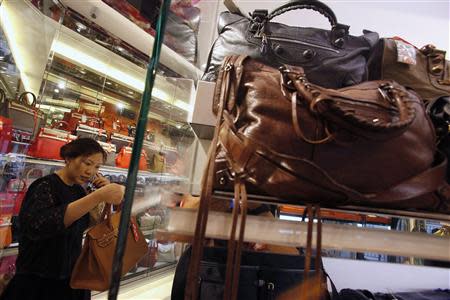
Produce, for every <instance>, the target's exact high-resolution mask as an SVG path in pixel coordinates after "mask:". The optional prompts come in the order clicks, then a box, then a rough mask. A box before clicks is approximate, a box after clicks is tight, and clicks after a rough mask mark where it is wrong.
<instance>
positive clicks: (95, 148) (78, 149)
mask: <svg viewBox="0 0 450 300" xmlns="http://www.w3.org/2000/svg"><path fill="white" fill-rule="evenodd" d="M96 153H101V154H102V155H103V162H105V161H106V156H107V154H106V152H105V150H103V148H102V146H100V144H99V143H97V141H96V140H93V139H91V138H79V139H76V140H74V141H72V142H70V143H68V144H66V145H64V146H62V147H61V150H59V155H61V157H62V158H63V159H64V160H66V159H73V158H77V157H80V156H90V155H92V154H96Z"/></svg>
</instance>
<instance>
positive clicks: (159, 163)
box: [150, 152, 166, 173]
mask: <svg viewBox="0 0 450 300" xmlns="http://www.w3.org/2000/svg"><path fill="white" fill-rule="evenodd" d="M150 170H151V171H152V172H155V173H165V172H166V154H165V153H163V152H158V153H155V154H153V157H152V164H151V168H150Z"/></svg>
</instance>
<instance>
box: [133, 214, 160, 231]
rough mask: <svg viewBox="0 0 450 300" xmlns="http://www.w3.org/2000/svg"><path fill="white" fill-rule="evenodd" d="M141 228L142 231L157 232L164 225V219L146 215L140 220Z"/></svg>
mask: <svg viewBox="0 0 450 300" xmlns="http://www.w3.org/2000/svg"><path fill="white" fill-rule="evenodd" d="M138 223H139V225H140V226H139V228H140V229H141V230H145V231H147V230H155V229H157V228H158V227H159V226H160V225H161V224H162V218H161V216H159V215H155V216H153V215H150V214H149V213H145V214H143V215H142V216H140V217H139V218H138Z"/></svg>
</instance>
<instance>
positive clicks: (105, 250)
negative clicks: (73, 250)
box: [70, 204, 148, 291]
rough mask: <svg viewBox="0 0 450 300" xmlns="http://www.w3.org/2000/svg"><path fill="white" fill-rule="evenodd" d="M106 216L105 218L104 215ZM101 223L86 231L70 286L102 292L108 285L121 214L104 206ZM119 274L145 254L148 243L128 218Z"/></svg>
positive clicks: (127, 269)
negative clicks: (127, 229)
mask: <svg viewBox="0 0 450 300" xmlns="http://www.w3.org/2000/svg"><path fill="white" fill-rule="evenodd" d="M105 216H106V218H105ZM101 220H103V221H102V222H101V223H99V224H97V225H95V226H94V227H92V228H91V229H90V230H89V231H88V232H87V234H86V239H85V241H84V245H83V249H82V251H81V254H80V257H79V258H78V260H77V262H76V264H75V267H74V269H73V272H72V277H71V280H70V286H71V287H72V288H74V289H86V290H93V291H105V290H107V289H108V288H109V284H110V280H111V274H112V269H113V265H112V263H113V257H114V251H115V249H116V243H117V236H118V228H119V221H120V213H114V214H112V213H111V205H110V204H107V205H105V208H104V210H103V215H102V217H101ZM129 226H130V228H129V230H130V232H129V233H128V237H127V242H126V249H125V254H124V257H123V267H122V276H123V275H125V274H126V273H127V272H129V271H130V270H131V268H133V267H134V266H135V265H136V264H137V263H138V262H139V261H140V260H141V259H142V257H144V256H145V254H146V253H147V250H148V248H147V242H146V240H145V237H144V236H143V235H142V232H141V231H140V230H139V228H138V226H137V224H136V222H135V220H134V219H133V218H132V219H131V221H130V225H129Z"/></svg>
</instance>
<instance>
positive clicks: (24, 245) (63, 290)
mask: <svg viewBox="0 0 450 300" xmlns="http://www.w3.org/2000/svg"><path fill="white" fill-rule="evenodd" d="M60 151H61V157H62V158H63V159H64V160H65V162H66V165H65V166H64V167H63V168H62V169H60V170H58V171H56V172H55V173H54V174H51V175H47V176H44V177H41V178H39V179H37V180H36V181H34V182H33V183H32V184H31V186H30V187H29V188H28V191H27V193H26V195H25V199H24V200H23V204H22V208H21V210H20V214H19V222H20V238H19V255H18V258H17V262H16V275H15V276H14V277H13V279H12V280H11V282H10V283H9V285H8V287H7V288H6V290H5V292H4V294H3V295H2V296H1V297H0V299H2V300H12V299H20V300H49V299H64V300H85V299H90V291H87V290H74V289H72V288H71V287H70V285H69V282H70V277H71V273H72V269H73V267H74V264H75V262H76V260H77V258H78V256H79V255H80V252H81V244H82V238H83V232H84V231H85V230H86V229H87V228H88V226H89V212H90V211H91V210H93V209H94V208H95V207H96V206H97V205H99V204H100V203H101V202H103V201H105V202H107V203H111V204H114V205H117V204H120V202H121V201H122V198H123V194H124V187H123V186H121V185H118V184H114V183H110V182H109V181H108V180H107V179H105V178H104V177H102V176H100V175H99V174H98V170H99V167H100V166H101V165H102V164H103V163H104V162H105V160H106V153H105V152H104V150H103V148H102V147H101V146H100V145H99V144H98V143H97V142H96V141H95V140H93V139H90V138H81V139H77V140H75V141H72V142H70V143H68V144H66V145H65V146H63V147H62V148H61V150H60ZM88 182H90V183H91V184H92V185H94V186H95V187H96V188H97V189H96V190H95V191H93V192H92V193H90V194H89V195H87V194H86V192H85V190H84V188H83V187H82V185H84V184H86V183H88Z"/></svg>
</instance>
